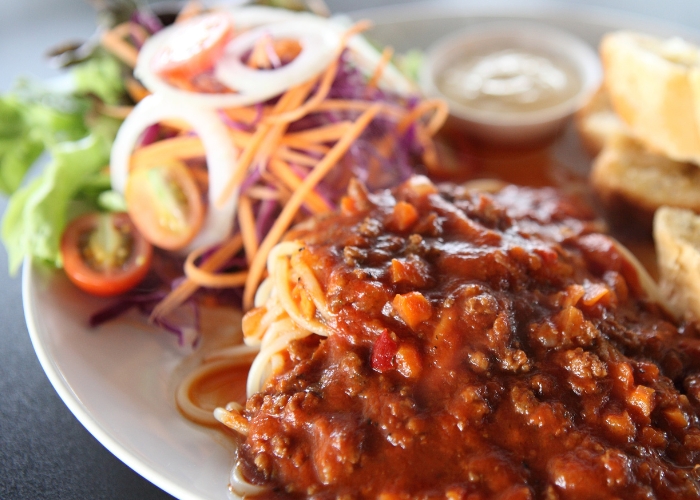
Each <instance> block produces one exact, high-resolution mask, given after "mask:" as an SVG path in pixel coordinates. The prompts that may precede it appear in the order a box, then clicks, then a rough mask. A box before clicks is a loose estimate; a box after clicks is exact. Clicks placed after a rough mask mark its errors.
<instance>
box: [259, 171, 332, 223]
mask: <svg viewBox="0 0 700 500" xmlns="http://www.w3.org/2000/svg"><path fill="white" fill-rule="evenodd" d="M269 168H270V172H272V174H274V175H275V176H276V177H277V178H278V179H279V180H280V181H281V182H282V183H284V184H285V185H286V186H287V187H288V188H289V189H290V190H291V191H292V192H294V191H295V190H297V189H299V187H301V184H302V180H301V179H300V178H299V177H298V176H297V175H296V174H295V173H294V171H293V170H292V169H291V168H290V167H289V165H287V164H286V163H285V162H284V161H282V160H278V159H275V158H273V159H272V160H271V161H270V165H269ZM304 205H306V207H307V208H308V209H309V210H310V211H311V212H313V213H314V214H322V213H326V212H329V211H331V210H332V207H331V206H330V205H328V203H327V202H326V200H324V199H323V198H322V197H321V196H319V195H318V194H317V193H316V192H315V191H309V194H308V195H307V197H306V199H305V200H304Z"/></svg>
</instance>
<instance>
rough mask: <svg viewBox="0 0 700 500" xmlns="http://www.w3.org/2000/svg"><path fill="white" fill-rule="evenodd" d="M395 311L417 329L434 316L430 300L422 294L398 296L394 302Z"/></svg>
mask: <svg viewBox="0 0 700 500" xmlns="http://www.w3.org/2000/svg"><path fill="white" fill-rule="evenodd" d="M392 305H393V306H394V310H395V311H396V312H397V314H398V315H399V317H400V318H401V319H402V320H404V321H405V322H406V324H407V325H408V326H410V327H411V328H413V329H415V328H416V327H417V326H418V325H419V324H421V323H422V322H423V321H427V320H429V319H430V317H431V316H432V315H433V308H432V306H431V305H430V302H428V299H426V298H425V296H423V294H422V293H420V292H409V293H406V294H404V295H401V294H397V295H396V296H395V297H394V300H393V301H392Z"/></svg>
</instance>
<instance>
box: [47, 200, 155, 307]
mask: <svg viewBox="0 0 700 500" xmlns="http://www.w3.org/2000/svg"><path fill="white" fill-rule="evenodd" d="M152 256H153V247H152V246H151V244H150V243H148V242H147V241H146V240H145V239H144V238H143V237H142V236H141V235H140V234H139V232H138V231H137V229H136V227H135V226H134V224H133V223H132V222H131V219H130V218H129V215H128V214H126V213H113V214H100V213H90V214H86V215H83V216H81V217H78V218H77V219H74V220H73V221H72V222H71V223H70V224H69V225H68V227H67V228H66V230H65V231H64V232H63V237H62V238H61V257H62V258H63V267H64V269H65V271H66V274H67V275H68V278H69V279H70V280H71V281H72V282H73V283H75V285H76V286H78V287H79V288H81V289H83V290H85V291H86V292H89V293H91V294H93V295H100V296H110V295H118V294H120V293H123V292H126V291H127V290H130V289H131V288H133V287H135V286H136V285H138V284H139V283H140V282H141V280H142V279H143V278H144V276H146V273H148V269H149V268H150V266H151V258H152Z"/></svg>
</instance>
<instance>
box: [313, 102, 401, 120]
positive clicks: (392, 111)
mask: <svg viewBox="0 0 700 500" xmlns="http://www.w3.org/2000/svg"><path fill="white" fill-rule="evenodd" d="M373 104H374V103H373V102H372V101H357V100H353V99H326V100H325V101H323V102H322V103H320V104H319V105H318V107H317V108H316V111H365V110H366V109H367V108H369V107H371V106H372V105H373ZM381 113H382V114H385V115H389V116H392V117H394V118H400V117H402V116H404V115H405V114H406V110H405V109H403V108H401V107H399V106H394V105H391V104H384V107H383V108H382V111H381Z"/></svg>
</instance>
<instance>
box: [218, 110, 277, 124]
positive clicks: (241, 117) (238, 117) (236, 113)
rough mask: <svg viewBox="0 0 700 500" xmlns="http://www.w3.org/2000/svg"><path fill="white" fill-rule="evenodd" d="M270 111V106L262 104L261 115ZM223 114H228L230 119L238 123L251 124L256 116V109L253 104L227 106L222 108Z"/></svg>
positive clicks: (265, 114)
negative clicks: (238, 106) (237, 106)
mask: <svg viewBox="0 0 700 500" xmlns="http://www.w3.org/2000/svg"><path fill="white" fill-rule="evenodd" d="M271 111H272V108H271V107H270V106H264V107H263V109H262V116H263V117H264V116H267V115H269V114H270V112H271ZM223 112H224V114H225V115H226V116H228V117H229V118H230V119H231V120H233V121H235V122H238V123H245V124H248V125H250V124H252V123H253V122H254V121H255V120H256V119H257V118H258V110H257V109H255V108H254V107H253V106H246V107H243V108H228V109H224V110H223Z"/></svg>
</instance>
